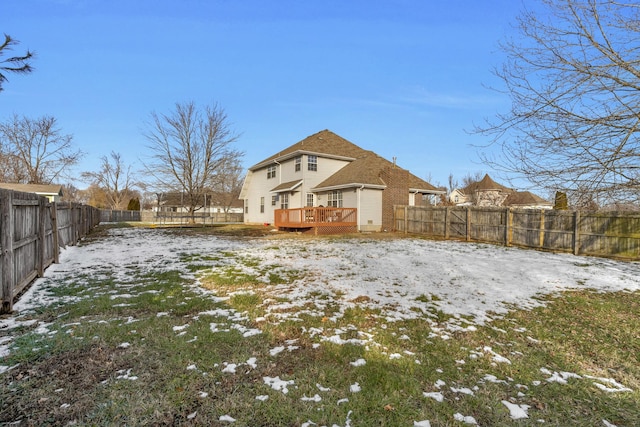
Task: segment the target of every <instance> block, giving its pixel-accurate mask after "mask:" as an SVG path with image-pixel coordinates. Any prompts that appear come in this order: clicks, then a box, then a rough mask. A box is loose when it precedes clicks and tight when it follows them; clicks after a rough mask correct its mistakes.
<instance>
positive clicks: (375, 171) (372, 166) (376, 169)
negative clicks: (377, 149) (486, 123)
mask: <svg viewBox="0 0 640 427" xmlns="http://www.w3.org/2000/svg"><path fill="white" fill-rule="evenodd" d="M386 168H398V169H402V168H400V167H399V166H397V165H395V164H393V163H391V162H390V161H388V160H387V159H385V158H382V157H380V156H378V155H377V154H376V153H374V152H373V151H364V150H363V155H362V156H361V157H359V158H357V159H356V160H354V161H353V162H351V163H349V164H348V165H346V166H345V167H343V168H342V169H340V170H339V171H338V172H336V173H334V174H333V175H331V176H330V177H329V178H327V179H325V180H324V181H322V182H321V183H320V184H318V185H317V186H316V188H315V189H316V190H317V189H321V188H331V187H341V186H346V185H352V184H354V185H367V186H378V187H380V188H383V187H385V186H386V183H385V182H384V180H383V179H382V178H381V177H380V175H381V172H382V171H383V170H384V169H386ZM408 173H409V188H411V189H416V190H427V191H430V192H431V191H438V189H437V188H436V187H434V186H433V185H431V184H429V183H428V182H426V181H425V180H423V179H420V178H418V177H417V176H415V175H413V174H411V173H410V172H408Z"/></svg>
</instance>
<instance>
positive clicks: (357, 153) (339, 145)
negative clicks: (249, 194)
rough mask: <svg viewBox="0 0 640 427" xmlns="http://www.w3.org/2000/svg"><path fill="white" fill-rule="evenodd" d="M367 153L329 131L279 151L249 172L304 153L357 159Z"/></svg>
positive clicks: (311, 136) (323, 131)
mask: <svg viewBox="0 0 640 427" xmlns="http://www.w3.org/2000/svg"><path fill="white" fill-rule="evenodd" d="M364 152H365V150H364V149H362V148H360V147H358V146H357V145H355V144H354V143H352V142H350V141H347V140H346V139H344V138H342V137H341V136H339V135H336V134H335V133H333V132H331V131H330V130H328V129H325V130H322V131H320V132H318V133H315V134H313V135H310V136H308V137H306V138H305V139H303V140H302V141H299V142H296V143H295V144H293V145H291V146H289V147H287V148H285V149H284V150H281V151H279V152H278V153H276V154H274V155H273V156H271V157H268V158H266V159H264V160H262V161H261V162H259V163H256V164H255V165H253V166H251V167H250V168H249V170H256V169H260V168H262V167H265V166H267V165H269V164H272V163H274V161H276V160H283V159H285V158H289V157H293V156H297V155H300V154H303V153H307V154H314V153H317V154H322V155H325V156H333V157H338V158H346V159H351V160H352V159H356V158H358V157H361V156H362V154H363V153H364Z"/></svg>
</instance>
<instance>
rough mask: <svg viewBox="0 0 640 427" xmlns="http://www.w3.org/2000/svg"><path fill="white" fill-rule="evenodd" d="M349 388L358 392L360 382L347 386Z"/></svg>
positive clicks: (360, 388)
mask: <svg viewBox="0 0 640 427" xmlns="http://www.w3.org/2000/svg"><path fill="white" fill-rule="evenodd" d="M349 390H351V393H358V392H359V391H361V390H362V387H360V384H358V383H354V384H351V386H349Z"/></svg>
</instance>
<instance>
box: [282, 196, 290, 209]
mask: <svg viewBox="0 0 640 427" xmlns="http://www.w3.org/2000/svg"><path fill="white" fill-rule="evenodd" d="M280 209H289V193H282V195H281V196H280Z"/></svg>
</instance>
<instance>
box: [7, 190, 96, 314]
mask: <svg viewBox="0 0 640 427" xmlns="http://www.w3.org/2000/svg"><path fill="white" fill-rule="evenodd" d="M99 222H100V214H99V210H98V209H96V208H93V207H91V206H86V205H79V204H75V203H73V204H66V203H65V204H56V203H49V202H48V200H47V199H46V198H45V197H41V196H37V195H35V194H32V193H22V192H17V191H12V190H0V248H1V249H2V250H1V251H0V280H1V281H2V283H1V286H0V301H1V302H2V306H1V307H0V313H5V312H10V311H11V310H12V306H13V300H14V298H15V296H16V295H18V294H19V293H20V292H22V290H23V289H24V288H25V287H26V286H27V285H28V284H29V283H31V282H32V281H33V280H34V279H35V278H37V277H42V275H43V274H44V270H45V269H46V268H47V267H48V266H49V265H51V264H52V263H54V262H58V255H59V253H60V249H59V248H60V247H65V246H66V245H74V244H75V243H76V242H77V241H78V240H79V239H80V238H81V237H82V236H84V235H86V234H87V233H88V232H89V231H90V230H91V229H92V228H93V227H95V226H96V225H97V224H98V223H99Z"/></svg>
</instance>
